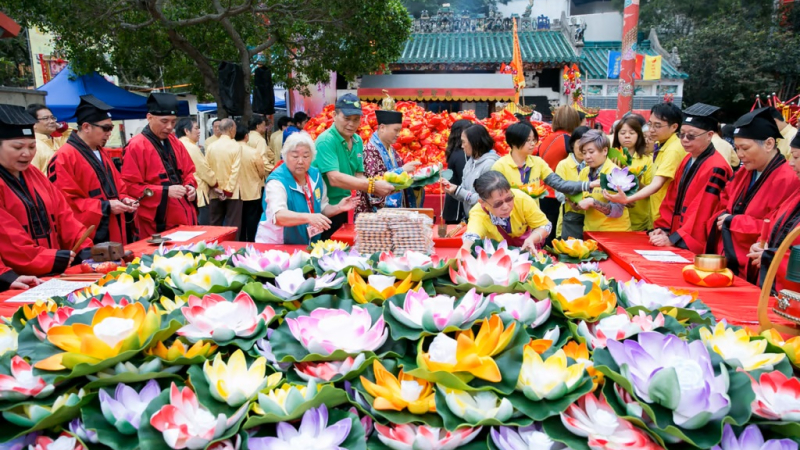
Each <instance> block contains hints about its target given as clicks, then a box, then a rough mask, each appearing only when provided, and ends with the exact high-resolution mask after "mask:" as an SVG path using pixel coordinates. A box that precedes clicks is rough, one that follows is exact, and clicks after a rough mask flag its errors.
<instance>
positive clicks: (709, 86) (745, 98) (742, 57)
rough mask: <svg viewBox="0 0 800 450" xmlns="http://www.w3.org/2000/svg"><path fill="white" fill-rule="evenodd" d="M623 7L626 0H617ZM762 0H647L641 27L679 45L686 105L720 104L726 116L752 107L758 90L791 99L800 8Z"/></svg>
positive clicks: (799, 71)
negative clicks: (687, 76) (654, 31)
mask: <svg viewBox="0 0 800 450" xmlns="http://www.w3.org/2000/svg"><path fill="white" fill-rule="evenodd" d="M615 4H616V6H617V7H618V8H619V9H620V10H622V7H623V0H615ZM774 5H775V2H767V1H759V0H708V1H704V2H687V1H682V0H642V1H641V3H640V11H639V32H640V36H641V35H642V34H643V35H644V36H647V33H649V31H650V29H651V28H655V29H656V30H657V32H658V37H659V41H660V42H661V46H662V47H664V48H665V49H666V50H668V51H669V50H670V49H672V48H673V47H677V48H678V53H679V55H680V57H681V63H682V65H681V70H682V71H684V72H686V73H687V74H688V75H689V80H688V81H687V82H686V84H685V86H684V95H683V101H684V104H685V105H691V104H693V103H695V102H704V103H710V104H713V105H718V106H721V107H722V108H723V110H724V111H725V112H726V115H727V117H724V120H726V121H732V120H735V119H736V118H737V117H738V116H739V115H740V114H743V113H745V112H747V111H749V110H750V106H751V105H752V103H753V100H754V99H755V95H756V94H762V95H763V94H769V93H772V92H779V93H780V95H781V96H782V97H785V99H788V98H790V97H793V96H794V95H795V94H796V93H797V92H796V88H795V86H796V84H797V80H798V77H800V63H798V62H797V61H798V59H797V57H798V55H800V50H799V47H798V45H799V44H800V38H798V37H797V36H796V34H795V32H796V31H798V30H800V8H797V7H792V5H791V4H790V5H789V6H788V7H783V8H780V9H776V8H775V6H774Z"/></svg>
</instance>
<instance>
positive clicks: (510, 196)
mask: <svg viewBox="0 0 800 450" xmlns="http://www.w3.org/2000/svg"><path fill="white" fill-rule="evenodd" d="M507 203H514V195H513V194H512V195H509V196H508V197H506V198H505V199H503V200H500V201H499V202H497V203H494V204H493V205H491V206H492V209H497V208H499V207H501V206H503V205H505V204H507Z"/></svg>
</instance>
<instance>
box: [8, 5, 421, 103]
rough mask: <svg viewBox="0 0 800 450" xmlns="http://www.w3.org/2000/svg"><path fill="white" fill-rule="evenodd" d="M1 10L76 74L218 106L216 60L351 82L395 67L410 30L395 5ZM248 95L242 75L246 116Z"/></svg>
mask: <svg viewBox="0 0 800 450" xmlns="http://www.w3.org/2000/svg"><path fill="white" fill-rule="evenodd" d="M0 8H2V10H3V11H4V12H5V13H6V14H8V15H10V16H12V17H14V18H15V19H17V20H18V21H20V22H21V23H22V24H24V25H26V26H30V25H36V26H39V27H41V28H43V29H46V30H49V31H51V32H52V33H54V34H55V35H56V36H57V38H58V46H59V48H60V50H62V51H63V52H64V54H65V55H66V57H67V59H68V60H69V61H70V64H71V65H72V66H73V69H75V70H76V71H77V72H78V73H86V72H89V71H92V70H100V71H102V72H105V73H109V74H118V75H120V76H121V77H122V78H123V79H125V80H137V79H144V80H151V82H152V80H160V81H161V82H162V83H165V84H173V83H186V82H188V83H191V85H192V91H193V92H195V93H197V94H201V95H202V94H204V93H206V94H210V95H212V96H213V97H214V98H215V99H216V100H217V102H218V103H220V98H219V81H218V75H217V66H218V65H219V63H220V62H222V61H231V62H235V63H237V64H240V65H242V67H243V68H244V69H245V72H246V73H247V72H249V68H250V65H251V64H252V62H253V60H254V57H256V56H257V55H259V54H262V53H263V54H264V55H265V56H266V60H267V61H268V65H269V66H270V67H271V69H272V72H273V79H274V80H275V81H276V82H281V83H284V85H285V86H286V87H287V88H290V89H300V90H301V91H303V90H305V89H306V86H308V85H309V84H315V83H319V82H327V81H329V73H330V72H331V71H334V72H337V74H339V75H340V76H344V77H345V78H352V77H355V76H357V75H361V74H363V73H370V72H374V71H376V70H378V69H379V68H380V67H381V65H382V64H385V63H389V62H392V61H394V60H395V59H397V58H398V57H399V56H400V53H401V51H402V46H403V43H404V42H405V41H406V39H407V38H408V35H409V32H410V26H411V22H410V19H409V18H408V12H407V11H406V9H405V8H404V7H403V5H402V3H401V2H400V0H385V1H381V2H375V1H372V0H348V1H344V0H302V1H298V0H260V1H256V0H172V1H167V0H81V1H77V2H76V1H74V0H48V1H46V2H45V1H30V0H0ZM249 93H250V77H248V76H245V77H244V98H242V99H241V101H242V103H243V104H244V105H245V108H244V114H243V115H244V117H245V118H249V117H250V115H251V113H252V107H251V104H250V96H249ZM220 112H221V113H223V112H222V111H220ZM223 114H224V113H223Z"/></svg>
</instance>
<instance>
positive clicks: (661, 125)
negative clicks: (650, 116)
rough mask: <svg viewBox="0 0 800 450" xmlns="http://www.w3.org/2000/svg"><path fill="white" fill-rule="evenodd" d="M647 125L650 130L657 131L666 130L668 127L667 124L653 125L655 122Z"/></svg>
mask: <svg viewBox="0 0 800 450" xmlns="http://www.w3.org/2000/svg"><path fill="white" fill-rule="evenodd" d="M647 125H648V126H649V127H650V128H655V129H656V130H660V129H662V128H664V127H665V126H667V125H666V124H663V123H653V122H647Z"/></svg>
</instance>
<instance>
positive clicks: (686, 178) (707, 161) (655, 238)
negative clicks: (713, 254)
mask: <svg viewBox="0 0 800 450" xmlns="http://www.w3.org/2000/svg"><path fill="white" fill-rule="evenodd" d="M718 110H719V108H718V107H716V106H711V105H705V104H703V103H697V104H694V105H692V106H691V107H689V108H688V109H687V110H685V111H684V112H683V113H684V119H683V125H682V126H681V131H680V133H678V137H679V138H680V140H681V144H682V145H683V148H684V150H686V151H687V152H689V154H688V155H686V157H685V158H684V159H683V161H682V162H681V164H680V165H679V166H678V170H677V171H676V172H675V180H674V181H673V182H672V183H670V185H669V188H668V189H667V196H666V198H664V201H663V202H662V203H661V207H660V210H659V215H660V217H659V219H658V220H656V222H655V229H654V230H653V231H651V232H650V242H651V243H652V244H653V245H656V246H659V247H668V246H675V247H679V248H683V249H688V250H690V251H692V252H694V253H703V252H704V251H705V248H706V238H707V237H708V234H707V231H706V224H707V223H708V220H709V219H710V218H711V215H712V214H714V213H715V212H716V211H718V204H719V197H720V194H721V193H722V191H723V190H724V189H725V184H726V183H727V182H728V179H729V178H730V177H731V176H732V175H733V171H732V170H731V166H730V164H728V162H727V161H726V160H725V158H724V157H723V156H722V155H721V154H720V153H719V152H717V151H716V149H715V148H714V145H713V144H712V143H711V139H712V138H713V137H714V132H715V130H717V128H718V127H719V122H717V120H716V119H715V118H714V116H713V114H714V113H716V112H717V111H718Z"/></svg>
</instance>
